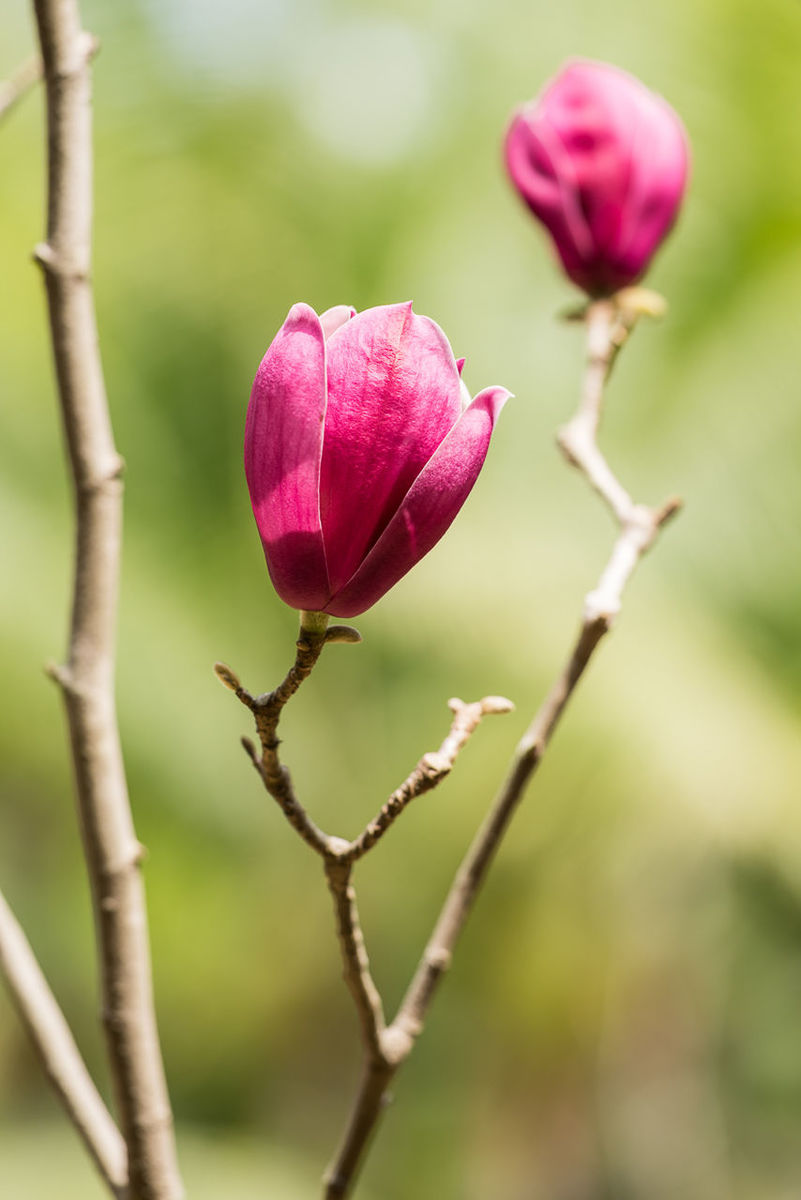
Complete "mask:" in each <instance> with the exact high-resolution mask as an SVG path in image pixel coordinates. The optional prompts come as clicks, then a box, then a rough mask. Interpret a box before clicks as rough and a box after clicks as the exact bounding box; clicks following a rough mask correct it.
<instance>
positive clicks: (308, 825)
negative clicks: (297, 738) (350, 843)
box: [214, 613, 358, 856]
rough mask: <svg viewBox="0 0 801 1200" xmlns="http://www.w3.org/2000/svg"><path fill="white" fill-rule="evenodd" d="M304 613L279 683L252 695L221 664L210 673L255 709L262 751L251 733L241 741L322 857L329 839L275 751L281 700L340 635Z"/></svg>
mask: <svg viewBox="0 0 801 1200" xmlns="http://www.w3.org/2000/svg"><path fill="white" fill-rule="evenodd" d="M317 615H318V614H314V616H317ZM308 618H309V614H306V613H303V614H301V627H300V632H299V634H298V640H297V642H296V643H295V661H294V663H293V664H292V666H291V667H290V669H289V671H288V672H287V675H286V678H285V679H284V681H283V683H281V684H279V685H278V687H277V688H275V690H274V691H272V692H266V693H265V694H264V695H261V696H254V695H252V694H251V693H250V692H249V691H248V690H247V689H246V688H244V687H242V684H241V683H240V682H239V679H238V678H237V676H236V675H235V674H234V672H233V671H232V670H231V668H230V667H227V666H226V665H225V663H215V664H214V673H215V675H216V676H217V678H218V679H219V680H220V682H221V683H222V684H223V685H224V686H225V687H227V688H228V689H229V691H232V692H233V693H234V695H235V696H236V698H237V700H239V701H240V702H241V703H242V704H244V706H245V708H247V709H249V710H250V712H252V713H253V718H254V720H255V722H256V732H257V733H258V735H259V741H260V743H261V754H259V753H257V751H256V747H255V746H254V745H253V743H252V742H251V741H250V739H249V738H243V739H242V745H243V747H244V749H245V751H246V753H247V755H248V757H249V758H250V760H251V762H252V763H253V766H254V767H255V768H256V771H257V773H258V775H259V778H260V779H261V781H262V783H263V784H264V786H265V788H266V789H267V791H268V792H269V793H270V795H271V796H272V797H273V799H274V800H275V801H276V802H277V804H278V806H279V808H280V809H281V811H282V812H283V814H284V816H285V817H286V819H287V821H289V824H290V825H291V826H292V828H293V829H294V830H295V831H296V832H297V833H299V834H300V836H301V837H302V838H303V840H304V842H306V843H307V845H309V846H311V848H312V850H315V851H316V852H317V853H318V854H320V855H322V856H325V855H326V854H328V853H329V849H330V843H331V839H330V838H329V836H328V835H327V834H326V833H323V831H322V829H319V828H318V827H317V825H315V823H314V821H313V820H312V819H311V817H310V816H309V814H308V813H307V812H306V810H305V808H304V807H303V805H302V804H301V803H300V801H299V800H298V798H297V796H296V795H295V789H294V787H293V785H292V778H291V776H290V774H289V771H288V770H287V768H286V767H285V766H284V765H283V763H282V762H281V760H280V758H279V756H278V747H279V746H280V744H281V743H280V741H279V738H278V722H279V721H280V720H281V713H282V712H283V710H284V705H285V704H287V702H288V701H289V700H291V698H292V697H293V696H294V695H295V692H296V691H297V690H298V688H299V687H300V685H301V684H302V683H303V681H304V680H305V679H308V677H309V675H310V674H311V672H312V670H313V669H314V665H315V663H316V662H317V660H318V658H319V657H320V655H321V654H322V652H323V647H324V646H325V644H326V642H327V641H336V640H339V639H338V638H337V637H336V635H335V636H333V637H329V633H328V632H327V631H326V625H327V623H328V621H327V618H324V619H320V620H318V621H316V622H312V621H310V620H309V619H308ZM354 632H355V631H354ZM357 637H358V635H357ZM351 640H353V639H351Z"/></svg>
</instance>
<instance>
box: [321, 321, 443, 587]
mask: <svg viewBox="0 0 801 1200" xmlns="http://www.w3.org/2000/svg"><path fill="white" fill-rule="evenodd" d="M460 411H461V406H460V391H459V372H458V371H457V369H456V360H455V359H454V357H453V351H452V350H451V347H450V344H449V342H448V339H447V338H446V337H445V334H444V333H443V332H442V330H441V329H440V328H439V326H438V325H436V324H435V323H434V322H433V321H431V320H429V319H428V317H418V316H416V315H415V314H414V313H413V312H412V306H411V304H390V305H383V306H381V307H379V308H371V309H367V310H366V311H365V312H362V313H359V314H357V316H355V317H354V318H353V320H351V321H348V322H347V323H346V324H344V325H342V326H340V328H339V329H338V330H337V331H336V333H335V334H334V335H333V336H332V338H331V340H330V342H329V343H328V410H327V413H326V422H325V442H324V444H323V461H322V468H321V474H320V517H321V521H322V527H323V535H324V538H325V548H326V556H327V561H328V565H329V573H330V579H331V588H332V591H333V592H336V591H337V590H338V589H339V588H341V587H342V586H343V585H344V584H345V583H346V582H347V581H348V579H350V577H351V575H353V573H354V571H355V570H356V569H357V567H358V566H359V563H360V562H361V561H362V559H363V558H364V556H365V555H366V554H367V553H368V551H369V550H370V548H371V547H372V546H373V545H374V543H375V542H376V540H377V539H378V537H379V536H380V535H381V533H382V532H383V530H384V528H385V527H386V525H387V523H388V521H389V520H390V518H391V516H392V514H393V513H394V512H395V511H396V509H397V508H398V506H399V505H400V503H401V501H402V500H403V497H404V496H405V495H406V492H407V491H408V490H409V488H410V486H411V484H412V483H413V481H414V480H415V479H416V478H417V476H418V474H419V473H420V471H421V470H422V468H423V466H424V465H425V464H426V463H427V462H428V460H429V459H430V458H431V456H432V454H433V453H434V451H435V450H436V448H437V446H439V444H440V442H441V441H442V439H443V438H444V437H445V435H446V434H447V433H448V430H449V429H450V428H451V427H452V425H453V424H454V423H455V422H456V420H457V419H458V417H459V414H460Z"/></svg>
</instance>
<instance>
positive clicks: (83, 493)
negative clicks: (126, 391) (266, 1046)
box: [34, 0, 183, 1200]
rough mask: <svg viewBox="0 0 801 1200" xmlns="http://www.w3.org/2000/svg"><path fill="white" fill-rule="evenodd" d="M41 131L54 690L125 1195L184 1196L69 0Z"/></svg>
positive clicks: (50, 0)
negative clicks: (58, 651)
mask: <svg viewBox="0 0 801 1200" xmlns="http://www.w3.org/2000/svg"><path fill="white" fill-rule="evenodd" d="M34 8H35V12H36V22H37V26H38V32H39V42H40V46H41V52H42V62H43V64H44V78H45V87H46V103H47V127H48V216H47V240H46V242H44V243H43V244H42V245H40V246H38V247H37V249H36V251H35V257H36V259H37V261H38V262H39V264H40V266H41V267H42V269H43V272H44V276H45V282H46V287H47V299H48V309H49V315H50V328H51V336H52V343H53V356H54V359H55V367H56V375H57V379H58V390H59V397H60V401H61V410H62V417H63V424H64V431H65V435H66V441H67V447H68V451H69V460H70V466H71V470H72V478H73V483H74V490H75V506H76V524H77V542H76V558H75V582H74V592H73V607H72V626H71V632H70V642H69V656H68V661H67V664H66V666H64V667H58V668H54V669H53V670H52V672H51V673H52V674H53V676H54V678H55V679H56V680H57V681H58V683H59V684H60V686H61V689H62V692H63V696H64V701H65V705H66V710H67V717H68V721H69V727H70V736H71V741H72V758H73V764H74V769H75V779H76V790H77V795H78V806H79V809H80V815H81V826H82V833H83V839H84V847H85V853H86V861H87V868H88V872H89V877H90V883H91V889H92V898H93V903H94V911H95V922H96V929H97V936H98V947H99V957H100V979H101V989H102V997H103V1022H104V1026H105V1031H106V1040H107V1047H108V1056H109V1063H110V1067H111V1074H112V1079H113V1083H114V1091H115V1099H116V1105H117V1111H118V1114H119V1119H120V1125H121V1129H122V1133H123V1136H124V1138H125V1143H126V1146H127V1148H128V1163H129V1175H130V1200H178V1198H179V1197H180V1196H182V1194H183V1188H182V1185H181V1181H180V1177H179V1174H178V1168H177V1163H176V1157H175V1143H174V1135H173V1128H172V1114H171V1111H170V1105H169V1099H168V1096H167V1088H166V1084H165V1080H164V1069H163V1065H162V1060H161V1052H160V1049H159V1042H158V1033H157V1029H156V1020H155V1013H154V1007H153V990H152V981H151V968H150V951H149V945H148V934H147V916H146V910H145V898H144V888H143V884H142V878H141V873H140V860H141V856H142V848H141V846H140V845H139V842H138V841H137V838H136V834H135V832H134V826H133V820H132V817H131V809H130V804H129V801H128V793H127V786H126V781H125V772H124V767H123V762H122V753H121V749H120V742H119V733H118V728H117V718H116V710H115V702H114V648H115V638H116V613H117V588H118V576H119V562H120V543H121V519H122V483H121V478H120V476H121V471H122V461H121V459H120V457H119V455H118V454H117V451H116V449H115V446H114V440H113V436H112V430H111V422H110V418H109V412H108V405H107V402H106V395H105V386H104V381H103V371H102V366H101V362H100V355H99V351H98V344H97V327H96V322H95V314H94V302H93V297H92V289H91V284H90V268H91V251H90V242H91V224H92V144H91V106H90V72H89V60H90V58H91V55H92V53H93V51H94V48H95V42H94V39H93V38H92V37H91V36H90V35H89V34H87V33H85V32H84V31H83V30H82V29H81V24H80V15H79V11H78V6H77V2H76V0H34Z"/></svg>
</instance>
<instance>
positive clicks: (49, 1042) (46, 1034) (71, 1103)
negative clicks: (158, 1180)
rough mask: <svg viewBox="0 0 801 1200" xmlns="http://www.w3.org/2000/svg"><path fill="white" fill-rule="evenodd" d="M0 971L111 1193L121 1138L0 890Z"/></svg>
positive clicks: (118, 1176)
mask: <svg viewBox="0 0 801 1200" xmlns="http://www.w3.org/2000/svg"><path fill="white" fill-rule="evenodd" d="M0 972H1V973H2V974H3V976H4V978H5V981H6V985H7V987H8V991H9V995H10V996H11V1000H12V1002H13V1004H14V1007H15V1008H16V1010H17V1012H18V1014H19V1017H20V1020H21V1021H22V1024H23V1025H24V1026H25V1029H26V1030H27V1032H28V1036H29V1037H30V1039H31V1042H32V1043H33V1048H34V1050H35V1051H36V1054H37V1056H38V1058H39V1061H40V1062H41V1064H42V1068H43V1070H44V1072H45V1074H46V1075H47V1078H48V1079H49V1080H50V1082H51V1084H52V1086H53V1088H54V1090H55V1092H56V1095H57V1096H58V1098H59V1100H60V1101H61V1104H62V1105H63V1107H64V1110H65V1111H66V1113H67V1116H68V1118H69V1120H70V1121H71V1122H72V1124H73V1125H74V1126H75V1128H76V1129H77V1131H78V1133H79V1134H80V1136H81V1137H82V1138H83V1141H84V1144H85V1145H86V1148H87V1150H88V1151H89V1153H90V1155H91V1156H92V1158H93V1159H94V1162H95V1165H96V1166H97V1169H98V1171H99V1172H100V1174H101V1176H102V1177H103V1179H104V1180H105V1182H106V1183H107V1185H108V1187H109V1189H110V1190H111V1192H112V1194H113V1195H114V1196H115V1197H118V1198H119V1200H123V1197H124V1195H125V1192H126V1188H127V1183H128V1161H127V1160H128V1156H127V1152H126V1149H125V1142H124V1141H123V1140H122V1137H121V1135H120V1132H119V1130H118V1129H117V1126H116V1125H115V1124H114V1121H113V1120H112V1118H111V1115H110V1114H109V1111H108V1109H107V1108H106V1106H105V1104H104V1103H103V1100H102V1098H101V1096H100V1094H99V1092H98V1090H97V1088H96V1087H95V1085H94V1083H93V1081H92V1079H91V1077H90V1075H89V1072H88V1071H87V1069H86V1064H85V1063H84V1061H83V1058H82V1057H81V1053H80V1051H79V1050H78V1047H77V1046H76V1045H75V1040H74V1038H73V1036H72V1033H71V1032H70V1028H69V1026H68V1024H67V1022H66V1020H65V1019H64V1014H63V1013H62V1011H61V1009H60V1008H59V1006H58V1002H57V1001H56V998H55V996H54V995H53V993H52V992H51V990H50V986H49V984H48V982H47V980H46V979H45V977H44V974H43V972H42V969H41V967H40V966H39V964H38V962H37V961H36V956H35V955H34V953H33V950H32V949H31V946H30V943H29V942H28V939H27V938H26V936H25V934H24V933H23V931H22V928H21V927H20V924H19V922H18V921H17V919H16V917H15V916H14V914H13V913H12V911H11V909H10V908H9V906H8V904H7V903H6V901H5V898H4V897H3V896H2V894H0Z"/></svg>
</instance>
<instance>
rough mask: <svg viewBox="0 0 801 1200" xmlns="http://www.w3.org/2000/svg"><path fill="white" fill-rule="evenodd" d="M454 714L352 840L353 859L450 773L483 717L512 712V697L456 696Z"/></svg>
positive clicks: (450, 705) (350, 854) (451, 704)
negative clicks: (468, 700) (437, 742)
mask: <svg viewBox="0 0 801 1200" xmlns="http://www.w3.org/2000/svg"><path fill="white" fill-rule="evenodd" d="M448 708H449V709H450V710H451V712H452V713H453V714H454V715H453V721H452V722H451V727H450V730H449V731H448V736H447V737H446V738H445V741H444V742H443V743H442V745H441V746H440V748H439V750H436V751H430V752H429V753H428V754H424V755H423V757H422V758H421V759H420V761H419V763H418V764H417V766H416V767H415V768H414V770H413V771H412V772H411V774H410V775H409V776H408V777H407V778H406V779H405V780H404V781H403V783H402V784H401V785H400V787H399V788H396V789H395V791H394V792H393V793H392V795H391V796H390V797H389V799H388V800H387V802H386V804H385V805H384V806H383V808H382V809H381V811H380V812H379V813H378V815H377V816H376V817H374V819H373V820H372V821H371V822H370V824H369V825H368V826H367V827H366V828H365V829H364V831H363V832H362V833H360V834H359V836H358V837H357V838H356V839H355V841H353V842H351V844H350V846H349V847H348V851H347V855H348V858H349V859H350V860H351V861H354V862H355V860H356V859H359V858H361V857H362V855H364V854H366V853H367V851H368V850H371V849H372V848H373V846H374V845H375V844H376V842H377V841H378V840H379V838H381V837H383V835H384V834H385V833H386V831H387V830H388V829H389V827H390V825H392V823H393V822H394V821H395V820H396V819H397V817H399V816H400V814H401V813H402V812H403V810H404V809H405V808H406V806H407V804H409V803H410V802H411V801H412V800H414V799H416V797H417V796H422V795H423V793H424V792H430V791H431V789H432V788H435V787H436V786H437V784H439V783H441V782H442V780H443V779H444V778H445V776H446V775H449V774H450V772H451V771H452V769H453V764H454V762H455V761H456V756H457V754H458V753H459V751H460V750H461V749H462V748H463V747H464V746H465V745H466V744H467V742H468V741H469V739H470V737H471V736H472V734H473V733H474V732H475V730H476V729H477V727H478V725H479V722H480V721H481V719H482V718H483V717H485V716H487V714H489V713H504V712H511V711H512V709H513V708H514V705H513V704H512V702H511V700H507V699H505V697H503V696H485V697H484V699H483V700H477V701H475V702H474V703H473V704H465V702H464V701H463V700H459V699H457V698H454V699H452V700H449V701H448Z"/></svg>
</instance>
